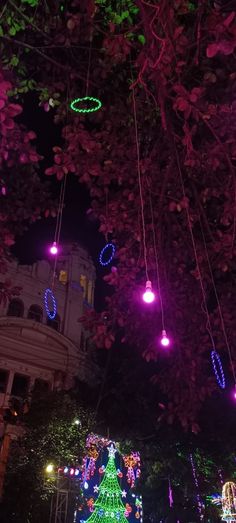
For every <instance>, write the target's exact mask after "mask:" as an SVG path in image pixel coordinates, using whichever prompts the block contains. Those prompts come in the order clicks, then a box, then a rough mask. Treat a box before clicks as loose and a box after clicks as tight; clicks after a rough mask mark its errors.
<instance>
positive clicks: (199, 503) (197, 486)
mask: <svg viewBox="0 0 236 523" xmlns="http://www.w3.org/2000/svg"><path fill="white" fill-rule="evenodd" d="M189 457H190V463H191V466H192V473H193V479H194V483H195V486H196V490H197V496H196V497H197V508H198V512H199V515H200V519H201V520H202V519H203V509H204V504H203V502H202V500H201V496H200V493H199V483H198V477H197V471H196V467H195V464H194V459H193V455H192V454H190V456H189Z"/></svg>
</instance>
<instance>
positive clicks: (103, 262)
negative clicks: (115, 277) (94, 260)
mask: <svg viewBox="0 0 236 523" xmlns="http://www.w3.org/2000/svg"><path fill="white" fill-rule="evenodd" d="M109 250H110V251H111V252H110V256H109V258H107V259H106V256H104V255H105V254H106V255H107V251H108V253H109ZM115 252H116V248H115V245H114V244H113V243H107V244H106V245H105V247H103V249H102V250H101V252H100V254H99V262H100V264H101V265H102V266H103V267H105V266H106V265H109V263H111V261H112V259H113V258H114V255H115Z"/></svg>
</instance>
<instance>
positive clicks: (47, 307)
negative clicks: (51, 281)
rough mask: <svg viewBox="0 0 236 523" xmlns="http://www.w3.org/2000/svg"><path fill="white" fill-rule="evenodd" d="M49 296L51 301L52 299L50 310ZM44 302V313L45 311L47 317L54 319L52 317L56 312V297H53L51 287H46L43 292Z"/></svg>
mask: <svg viewBox="0 0 236 523" xmlns="http://www.w3.org/2000/svg"><path fill="white" fill-rule="evenodd" d="M49 298H51V301H52V306H53V310H52V311H50V309H49V305H48V301H49ZM44 304H45V310H46V313H47V315H48V317H49V319H50V320H54V318H55V317H56V313H57V302H56V299H55V297H54V294H53V292H52V290H51V289H46V291H45V293H44Z"/></svg>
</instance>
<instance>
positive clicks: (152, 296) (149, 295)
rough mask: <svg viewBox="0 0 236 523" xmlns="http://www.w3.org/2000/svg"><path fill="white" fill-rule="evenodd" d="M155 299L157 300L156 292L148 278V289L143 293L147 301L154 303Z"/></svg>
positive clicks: (144, 299)
mask: <svg viewBox="0 0 236 523" xmlns="http://www.w3.org/2000/svg"><path fill="white" fill-rule="evenodd" d="M154 300H155V294H154V292H153V291H152V282H151V281H150V280H147V282H146V289H145V292H144V294H143V301H145V303H152V302H153V301H154Z"/></svg>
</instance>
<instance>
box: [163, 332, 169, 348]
mask: <svg viewBox="0 0 236 523" xmlns="http://www.w3.org/2000/svg"><path fill="white" fill-rule="evenodd" d="M161 345H162V346H163V347H168V346H169V345H170V339H169V338H168V336H167V334H166V331H165V330H164V329H163V331H162V333H161Z"/></svg>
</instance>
